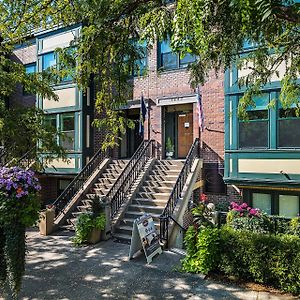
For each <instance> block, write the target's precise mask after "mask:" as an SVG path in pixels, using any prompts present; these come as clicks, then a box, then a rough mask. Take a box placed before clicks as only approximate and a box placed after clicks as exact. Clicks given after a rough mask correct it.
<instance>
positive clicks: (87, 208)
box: [77, 203, 92, 212]
mask: <svg viewBox="0 0 300 300" xmlns="http://www.w3.org/2000/svg"><path fill="white" fill-rule="evenodd" d="M91 208H92V207H91V205H86V204H84V203H82V204H81V205H78V206H77V211H79V212H87V211H91Z"/></svg>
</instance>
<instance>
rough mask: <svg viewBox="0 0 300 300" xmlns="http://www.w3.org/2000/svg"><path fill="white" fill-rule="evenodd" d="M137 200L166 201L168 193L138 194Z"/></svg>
mask: <svg viewBox="0 0 300 300" xmlns="http://www.w3.org/2000/svg"><path fill="white" fill-rule="evenodd" d="M136 197H137V198H143V199H158V200H168V199H169V197H170V193H149V192H138V193H137V194H136Z"/></svg>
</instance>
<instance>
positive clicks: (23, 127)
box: [0, 0, 69, 159]
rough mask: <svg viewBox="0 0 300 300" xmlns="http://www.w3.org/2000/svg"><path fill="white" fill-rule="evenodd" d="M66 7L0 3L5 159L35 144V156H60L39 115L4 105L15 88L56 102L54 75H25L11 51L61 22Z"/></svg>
mask: <svg viewBox="0 0 300 300" xmlns="http://www.w3.org/2000/svg"><path fill="white" fill-rule="evenodd" d="M67 6H69V1H66V0H55V1H54V0H44V1H35V0H28V1H18V0H17V1H9V0H3V1H1V2H0V138H1V143H3V144H4V146H5V147H6V150H7V152H8V159H11V158H20V157H21V156H22V155H23V154H25V152H26V150H27V151H28V150H29V149H28V148H30V147H33V146H36V145H37V143H36V142H37V140H40V141H41V143H40V144H39V145H41V146H42V147H37V151H36V152H35V156H37V155H38V152H39V150H44V151H48V152H53V153H55V154H58V155H59V156H63V155H64V152H63V149H62V148H61V147H57V145H55V144H54V143H52V141H53V136H54V135H55V134H58V133H56V132H53V130H48V129H47V126H46V125H45V120H44V116H43V113H42V112H41V111H39V110H37V109H35V108H26V107H18V108H16V107H15V108H11V107H9V103H8V102H9V97H10V96H11V95H12V94H13V92H14V90H15V88H16V86H17V85H22V86H23V87H24V89H25V90H26V91H27V92H29V93H32V94H39V95H41V96H43V97H47V98H52V99H53V100H56V98H57V97H56V95H55V94H54V93H53V91H52V89H51V86H50V85H51V83H53V82H54V81H55V79H56V76H57V74H55V73H54V72H52V71H47V72H42V73H37V74H26V72H25V69H24V66H22V65H21V64H20V63H18V62H16V61H15V60H14V58H13V50H14V48H15V46H16V45H20V44H25V45H26V43H27V40H28V38H31V37H33V35H34V32H35V31H36V30H38V29H40V28H46V27H47V28H48V27H49V28H51V27H54V26H57V24H59V23H62V22H64V13H63V11H64V8H66V7H67Z"/></svg>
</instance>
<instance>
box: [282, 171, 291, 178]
mask: <svg viewBox="0 0 300 300" xmlns="http://www.w3.org/2000/svg"><path fill="white" fill-rule="evenodd" d="M280 174H282V175H284V176H285V178H286V179H288V180H292V179H291V177H290V176H289V175H288V174H286V173H285V172H283V171H282V170H281V171H280Z"/></svg>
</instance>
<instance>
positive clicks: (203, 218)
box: [192, 201, 215, 228]
mask: <svg viewBox="0 0 300 300" xmlns="http://www.w3.org/2000/svg"><path fill="white" fill-rule="evenodd" d="M214 210H215V206H214V204H213V203H206V202H205V201H200V202H199V204H198V205H197V206H196V207H195V208H193V209H192V214H193V222H194V224H195V225H196V226H197V227H198V228H200V227H202V228H206V227H214V226H215V223H214Z"/></svg>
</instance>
